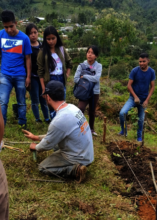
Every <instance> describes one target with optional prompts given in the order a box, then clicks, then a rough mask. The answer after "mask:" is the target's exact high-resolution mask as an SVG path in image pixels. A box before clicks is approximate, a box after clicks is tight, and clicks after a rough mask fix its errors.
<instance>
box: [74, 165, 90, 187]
mask: <svg viewBox="0 0 157 220" xmlns="http://www.w3.org/2000/svg"><path fill="white" fill-rule="evenodd" d="M86 172H87V167H86V166H84V165H79V166H78V168H77V174H76V177H77V178H78V181H77V182H78V183H81V182H82V181H84V180H85V178H86Z"/></svg>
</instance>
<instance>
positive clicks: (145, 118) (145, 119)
mask: <svg viewBox="0 0 157 220" xmlns="http://www.w3.org/2000/svg"><path fill="white" fill-rule="evenodd" d="M144 112H145V116H144V122H143V130H142V144H141V147H143V146H144V130H145V123H146V121H147V113H148V111H146V110H145V111H144Z"/></svg>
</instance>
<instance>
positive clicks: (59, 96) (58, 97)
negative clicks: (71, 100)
mask: <svg viewBox="0 0 157 220" xmlns="http://www.w3.org/2000/svg"><path fill="white" fill-rule="evenodd" d="M48 95H49V96H50V98H51V99H52V100H53V101H63V100H65V98H64V90H63V89H62V88H58V89H56V91H55V94H54V93H48Z"/></svg>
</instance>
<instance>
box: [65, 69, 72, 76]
mask: <svg viewBox="0 0 157 220" xmlns="http://www.w3.org/2000/svg"><path fill="white" fill-rule="evenodd" d="M70 72H71V69H67V72H66V75H67V77H69V76H70Z"/></svg>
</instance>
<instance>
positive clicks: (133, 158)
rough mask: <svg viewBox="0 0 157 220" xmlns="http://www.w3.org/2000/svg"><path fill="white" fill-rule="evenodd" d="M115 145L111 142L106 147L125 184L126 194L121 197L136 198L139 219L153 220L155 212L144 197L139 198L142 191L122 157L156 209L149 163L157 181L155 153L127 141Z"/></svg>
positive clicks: (156, 155) (123, 193)
mask: <svg viewBox="0 0 157 220" xmlns="http://www.w3.org/2000/svg"><path fill="white" fill-rule="evenodd" d="M117 144H118V146H119V148H120V149H121V152H122V153H121V152H120V150H119V149H118V147H117ZM117 144H116V143H114V142H111V143H110V144H109V145H108V146H107V149H108V151H109V152H110V153H111V158H112V160H113V161H114V163H115V165H116V167H117V170H118V171H119V174H120V176H121V177H122V178H123V179H124V181H125V182H126V184H127V185H126V189H127V192H122V193H121V195H123V196H128V197H132V198H133V197H136V198H137V197H138V200H139V202H138V203H137V205H138V207H139V211H138V213H139V215H140V217H141V219H144V220H155V217H156V214H155V211H154V209H153V207H152V205H151V204H150V202H149V201H148V199H147V198H146V197H144V196H141V195H143V190H142V189H141V187H140V186H139V184H138V182H137V180H136V178H135V177H134V175H133V173H132V172H131V170H130V168H129V166H128V165H127V163H126V161H125V160H124V158H123V155H124V156H125V158H126V160H127V161H128V162H129V164H130V166H131V168H132V170H133V171H134V173H135V175H136V177H137V178H138V180H139V181H140V183H141V185H142V186H143V188H144V190H145V191H146V193H147V195H148V196H149V197H150V199H151V201H152V204H153V205H154V207H156V201H157V197H156V191H155V188H154V184H153V181H152V176H151V170H150V161H151V162H152V165H153V169H154V175H155V177H156V180H157V162H156V160H155V157H157V153H155V152H152V151H151V150H150V149H149V148H147V147H140V146H139V145H137V144H134V143H131V142H128V141H121V142H118V143H117Z"/></svg>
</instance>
